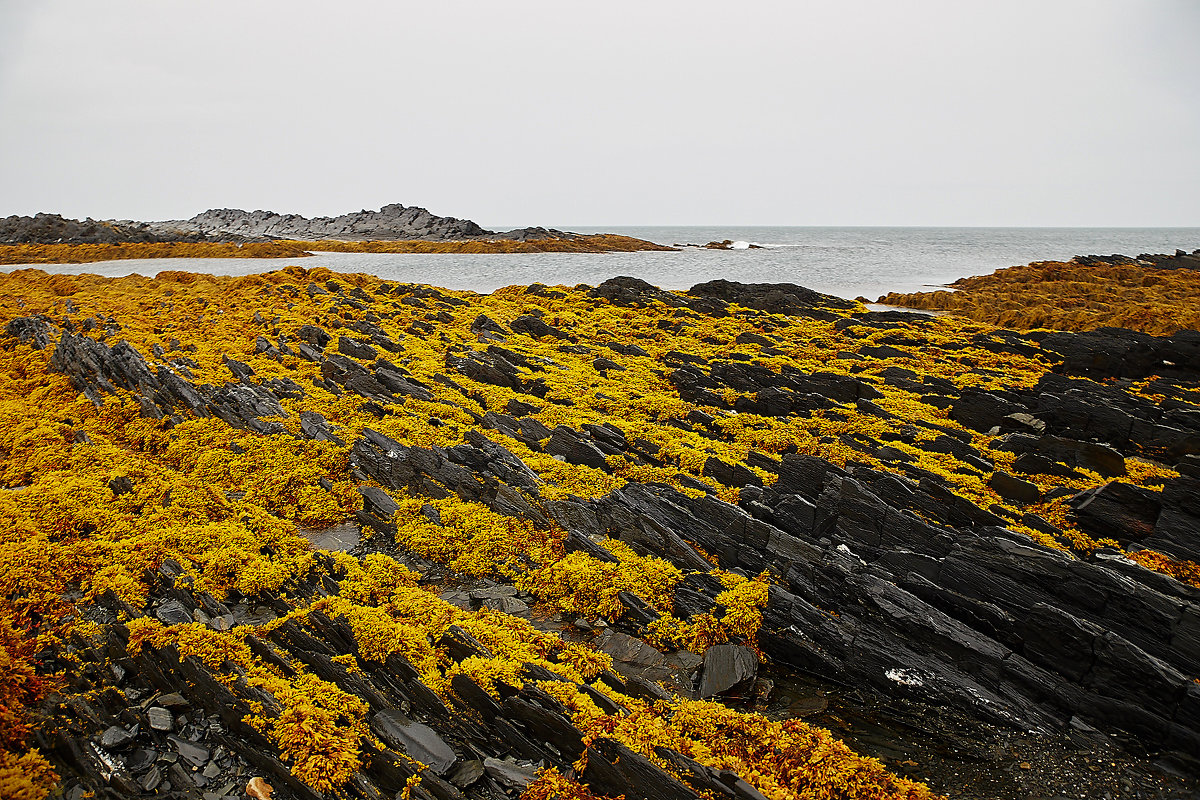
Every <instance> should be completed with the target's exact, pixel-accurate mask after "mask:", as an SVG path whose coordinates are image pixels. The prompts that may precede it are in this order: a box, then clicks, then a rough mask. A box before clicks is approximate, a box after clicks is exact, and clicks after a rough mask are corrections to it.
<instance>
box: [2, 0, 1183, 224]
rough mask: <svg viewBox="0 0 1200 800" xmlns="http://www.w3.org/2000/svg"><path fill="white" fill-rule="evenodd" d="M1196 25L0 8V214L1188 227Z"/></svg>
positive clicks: (219, 0) (881, 16)
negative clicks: (244, 211)
mask: <svg viewBox="0 0 1200 800" xmlns="http://www.w3.org/2000/svg"><path fill="white" fill-rule="evenodd" d="M1198 41H1200V2H1196V0H1175V1H1174V2H1171V1H1168V0H1039V1H1038V2H1025V1H1024V0H1010V1H1009V2H1006V3H984V2H972V1H971V0H954V1H953V2H941V1H939V2H899V1H898V0H873V1H867V0H857V1H855V0H847V1H845V2H835V1H832V0H823V1H822V2H783V1H782V0H781V1H780V2H754V1H753V0H741V2H738V3H731V2H729V1H728V0H722V1H721V2H709V1H708V0H688V1H687V2H654V1H653V0H641V1H640V2H625V1H624V0H607V2H604V3H586V4H584V3H571V2H563V1H562V0H554V1H553V2H534V1H530V0H509V1H508V2H503V3H500V2H495V0H487V2H476V1H475V0H443V2H434V3H429V2H426V3H408V2H394V1H392V2H349V1H343V2H339V3H330V2H328V1H327V0H323V1H322V2H313V1H312V0H286V2H276V1H275V0H238V2H229V0H206V1H205V2H163V1H162V0H136V1H135V0H106V2H103V3H99V2H94V0H77V1H76V2H63V1H60V0H28V1H26V0H0V215H6V214H30V213H33V212H35V211H56V212H59V213H62V214H64V215H67V216H73V217H82V216H89V215H90V216H93V217H97V218H108V217H117V218H138V219H164V218H174V217H186V216H191V215H192V214H194V213H196V212H199V211H201V210H204V209H206V208H209V207H214V206H215V207H241V208H248V209H255V208H267V209H272V210H276V211H296V212H300V213H304V214H307V215H313V214H338V213H342V212H345V211H351V210H357V209H359V208H378V207H379V206H381V205H383V204H384V203H389V202H400V203H404V204H406V205H421V206H425V207H427V208H429V209H430V210H431V211H433V212H435V213H440V214H448V215H453V216H460V217H470V218H472V219H475V220H477V221H479V222H480V223H482V224H484V225H492V226H516V225H532V224H543V225H553V226H570V225H573V224H574V225H593V224H594V225H603V224H613V225H618V224H647V225H653V224H664V225H665V224H678V225H686V224H768V225H769V224H774V225H1096V226H1143V225H1144V226H1151V225H1177V226H1187V225H1200V47H1198V46H1197V42H1198Z"/></svg>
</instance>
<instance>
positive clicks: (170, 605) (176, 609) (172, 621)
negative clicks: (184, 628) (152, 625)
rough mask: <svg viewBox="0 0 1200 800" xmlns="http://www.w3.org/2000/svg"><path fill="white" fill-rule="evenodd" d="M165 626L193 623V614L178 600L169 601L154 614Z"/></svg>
mask: <svg viewBox="0 0 1200 800" xmlns="http://www.w3.org/2000/svg"><path fill="white" fill-rule="evenodd" d="M154 616H156V617H158V620H159V622H161V623H162V624H164V625H186V624H187V623H189V622H191V621H192V612H191V611H188V609H187V607H186V606H184V604H183V603H181V602H179V601H178V600H168V601H167V602H165V603H163V604H162V605H161V606H159V607H158V610H157V611H155V612H154Z"/></svg>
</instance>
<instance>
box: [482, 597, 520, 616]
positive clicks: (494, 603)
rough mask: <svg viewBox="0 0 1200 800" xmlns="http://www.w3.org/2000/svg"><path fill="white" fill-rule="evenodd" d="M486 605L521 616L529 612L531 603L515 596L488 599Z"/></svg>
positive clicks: (494, 609) (495, 609)
mask: <svg viewBox="0 0 1200 800" xmlns="http://www.w3.org/2000/svg"><path fill="white" fill-rule="evenodd" d="M484 605H485V606H487V607H488V608H490V609H492V610H493V611H501V612H503V613H505V614H513V615H517V616H520V615H521V614H528V613H529V605H528V604H526V603H523V602H522V601H520V600H518V599H517V598H515V597H501V598H499V599H498V600H488V601H487V602H485V603H484Z"/></svg>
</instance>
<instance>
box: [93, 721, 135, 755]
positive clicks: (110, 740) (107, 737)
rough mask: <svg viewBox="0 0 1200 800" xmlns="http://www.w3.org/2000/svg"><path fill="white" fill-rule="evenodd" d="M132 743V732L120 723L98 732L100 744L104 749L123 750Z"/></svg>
mask: <svg viewBox="0 0 1200 800" xmlns="http://www.w3.org/2000/svg"><path fill="white" fill-rule="evenodd" d="M132 744H133V734H131V733H130V732H129V731H127V730H125V729H124V728H122V727H121V726H120V725H113V726H112V727H111V728H109V729H108V730H106V731H105V732H104V733H102V734H100V746H101V747H103V748H104V749H105V750H124V749H125V748H127V747H129V746H130V745H132Z"/></svg>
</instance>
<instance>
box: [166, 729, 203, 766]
mask: <svg viewBox="0 0 1200 800" xmlns="http://www.w3.org/2000/svg"><path fill="white" fill-rule="evenodd" d="M167 739H168V740H169V741H170V742H171V744H173V745H175V749H176V750H178V751H179V757H180V758H182V759H183V760H184V761H186V762H188V763H189V764H191V765H192V766H195V767H202V766H204V765H205V764H206V763H207V762H208V748H207V747H201V746H200V745H198V744H193V743H192V742H189V741H187V740H186V739H180V738H179V737H178V736H168V737H167Z"/></svg>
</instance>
